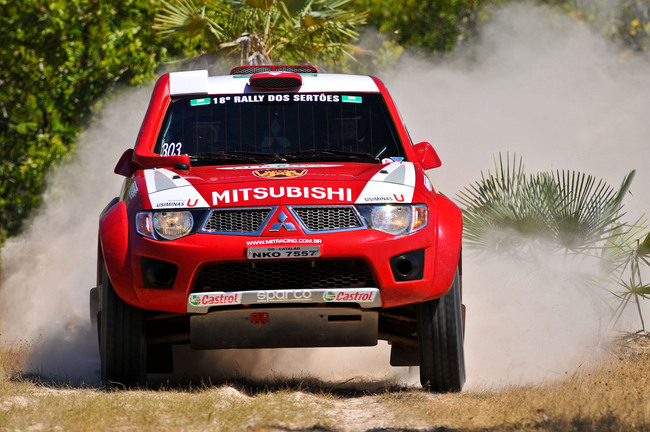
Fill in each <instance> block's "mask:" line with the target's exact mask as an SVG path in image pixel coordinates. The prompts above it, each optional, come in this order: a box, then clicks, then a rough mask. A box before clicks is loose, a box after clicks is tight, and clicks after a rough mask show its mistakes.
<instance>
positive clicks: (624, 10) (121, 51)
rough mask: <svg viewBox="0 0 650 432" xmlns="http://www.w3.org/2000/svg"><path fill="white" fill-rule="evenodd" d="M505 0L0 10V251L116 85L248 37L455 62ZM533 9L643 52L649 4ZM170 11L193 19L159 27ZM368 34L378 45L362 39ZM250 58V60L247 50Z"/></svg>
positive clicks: (336, 51) (376, 64) (320, 50)
mask: <svg viewBox="0 0 650 432" xmlns="http://www.w3.org/2000/svg"><path fill="white" fill-rule="evenodd" d="M509 1H512V2H514V1H517V0H439V1H436V2H418V1H415V0H400V1H397V0H379V1H376V0H359V1H355V2H351V1H348V0H311V1H306V0H284V1H281V0H240V1H234V0H233V1H225V0H223V1H212V2H207V1H206V0H195V1H193V0H174V1H171V2H169V3H166V2H163V1H160V0H115V1H111V2H97V1H93V0H39V1H36V0H25V1H22V2H15V1H13V0H0V40H2V41H3V43H2V44H0V65H1V67H0V244H2V242H4V240H6V238H7V237H8V236H11V235H15V234H16V233H17V232H18V231H19V230H20V228H21V226H22V224H23V221H25V220H26V218H27V217H28V216H29V214H30V212H31V211H32V210H33V209H34V208H35V207H36V206H37V205H38V204H39V202H40V197H41V194H42V192H43V188H44V185H45V176H46V174H47V172H48V170H49V168H50V167H51V166H52V164H54V163H56V162H57V161H59V160H61V159H62V158H64V157H65V156H66V155H67V154H69V153H70V152H71V151H72V150H73V149H74V146H75V140H76V137H77V136H78V134H79V132H80V131H81V130H82V128H83V127H84V125H86V124H87V123H88V121H89V120H90V118H91V116H92V114H93V112H94V111H95V110H96V109H97V108H98V101H99V100H101V98H102V97H103V96H105V95H106V94H107V93H110V92H111V90H112V89H114V88H115V87H116V86H118V85H122V84H123V85H138V84H141V83H143V82H145V81H146V80H148V79H150V78H152V77H153V75H154V73H155V71H156V69H157V68H158V67H159V66H160V65H162V64H163V63H164V62H165V61H169V60H174V59H179V58H181V59H182V58H184V59H192V58H195V57H196V56H197V55H200V54H205V53H210V54H212V55H214V56H216V57H218V58H222V59H225V61H226V62H228V63H233V62H235V63H239V62H240V61H241V59H242V54H243V53H244V48H245V46H244V45H242V41H244V42H246V41H247V42H246V43H248V45H247V47H248V49H249V48H250V47H251V46H253V48H254V44H253V45H251V42H254V41H252V40H251V38H250V34H254V35H259V36H261V37H263V38H266V39H263V40H265V41H268V42H267V45H266V49H267V54H268V56H269V58H270V59H271V60H273V61H277V62H294V61H303V60H305V61H314V60H313V59H316V60H317V61H318V62H320V63H321V66H323V67H324V68H325V69H332V70H346V71H363V72H373V71H375V70H376V69H377V68H384V67H389V66H390V65H391V64H395V63H396V62H397V61H398V59H399V56H400V54H401V53H402V52H403V50H404V49H405V48H409V49H416V50H420V51H422V52H423V53H426V54H427V55H429V56H438V57H442V56H445V55H448V54H450V53H452V52H453V51H454V49H456V48H457V47H458V46H459V44H465V43H467V42H469V41H471V40H472V39H474V38H476V37H478V36H477V35H478V32H477V29H478V27H479V26H480V24H481V22H482V21H484V20H485V19H486V18H487V17H488V16H489V14H490V10H491V8H493V7H498V6H500V5H503V4H505V3H508V2H509ZM537 3H540V4H550V5H552V6H554V7H557V8H558V9H559V10H562V11H564V12H566V13H567V14H570V15H572V16H574V17H575V18H576V19H579V20H582V21H584V22H587V23H589V24H590V25H593V26H594V27H595V28H597V29H599V30H600V31H602V32H603V33H605V34H607V36H608V37H610V38H612V39H614V40H617V41H618V42H620V43H621V44H623V45H624V46H625V47H627V48H628V49H629V50H634V51H647V50H649V49H650V37H649V34H650V22H649V18H648V17H649V15H650V13H649V12H650V3H649V2H647V1H645V0H624V1H622V2H620V3H619V4H618V5H617V6H616V7H614V6H613V5H612V2H608V1H605V0H602V1H601V0H594V1H592V2H587V3H588V5H586V6H585V5H582V3H584V2H577V1H574V0H545V1H544V0H538V1H537ZM190 11H191V13H189V12H190ZM224 12H226V13H224ZM174 13H176V18H177V19H178V18H179V16H180V17H181V18H182V17H183V16H185V17H186V18H187V17H188V16H189V17H190V18H192V20H190V21H181V22H178V21H176V22H175V23H174V21H173V20H172V21H171V22H170V21H169V20H167V21H165V20H164V17H165V16H166V17H167V18H170V17H171V18H173V17H174ZM188 13H189V15H188ZM156 17H158V18H156ZM235 18H236V19H235ZM201 26H202V27H201ZM371 29H377V30H379V32H380V33H381V34H382V35H383V36H382V39H381V41H380V42H377V39H376V38H367V39H364V37H363V35H364V34H366V33H368V32H370V31H371ZM244 32H248V33H249V35H248V36H247V37H248V39H246V37H245V38H244V39H241V36H242V33H244ZM170 34H171V36H176V37H168V36H170ZM359 41H366V42H364V43H365V44H366V45H367V46H364V43H361V42H359ZM360 44H361V45H360ZM245 54H246V55H244V57H243V58H245V59H246V61H249V57H250V56H251V54H254V51H249V52H246V53H245ZM233 55H234V56H235V58H232V57H228V56H233Z"/></svg>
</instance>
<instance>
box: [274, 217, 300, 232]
mask: <svg viewBox="0 0 650 432" xmlns="http://www.w3.org/2000/svg"><path fill="white" fill-rule="evenodd" d="M288 217H289V216H287V214H286V213H285V212H280V214H279V215H278V222H276V223H274V224H273V225H271V229H269V231H280V229H281V228H282V227H284V229H286V230H287V231H295V230H296V226H295V225H294V224H292V223H291V222H285V221H286V220H287V218H288Z"/></svg>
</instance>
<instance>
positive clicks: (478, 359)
mask: <svg viewBox="0 0 650 432" xmlns="http://www.w3.org/2000/svg"><path fill="white" fill-rule="evenodd" d="M481 35H482V36H481V42H480V43H479V44H477V45H475V46H472V47H470V48H469V49H468V50H467V51H466V52H464V53H460V54H459V56H458V57H457V58H455V59H453V61H450V62H448V63H446V64H441V65H440V64H438V65H432V64H430V63H429V62H427V61H426V60H423V59H419V58H412V59H410V61H408V62H407V64H406V65H404V66H405V67H403V68H402V69H401V70H402V71H403V72H401V73H398V74H397V76H395V77H394V78H391V80H390V81H389V82H388V84H389V88H390V90H391V91H392V92H393V93H394V94H395V95H396V99H397V103H398V105H399V106H400V107H402V108H401V109H402V113H403V115H404V118H405V119H406V121H407V124H408V126H409V129H410V132H411V135H412V137H413V139H414V140H415V141H421V140H427V141H430V142H431V143H432V144H433V145H434V147H435V148H436V150H437V151H438V153H439V155H440V157H441V159H442V161H443V166H442V167H440V168H438V169H436V170H432V171H430V172H429V177H430V178H431V180H432V183H433V184H434V186H436V187H437V188H438V190H439V191H441V192H443V193H445V194H447V195H448V196H451V197H453V196H455V195H456V194H457V193H458V192H459V191H461V190H463V189H464V188H465V187H467V186H468V185H469V184H471V183H473V182H475V181H476V180H478V179H479V178H480V174H479V173H480V172H481V171H483V172H487V171H488V170H489V171H491V172H493V173H494V162H493V161H494V158H495V157H498V154H499V153H502V154H503V156H504V157H505V155H506V153H507V152H509V153H510V155H511V156H512V154H513V153H516V155H517V157H522V158H523V163H524V166H525V170H526V172H527V173H534V172H537V171H554V170H563V169H565V170H570V171H573V170H576V171H580V172H584V173H587V174H591V175H593V176H595V177H596V178H599V179H603V180H605V181H607V182H608V183H609V184H610V185H612V186H614V187H618V186H619V185H620V184H621V182H622V180H623V178H624V176H625V175H626V174H627V173H629V172H630V171H631V170H633V169H635V170H636V177H635V180H634V182H633V183H632V187H631V189H630V194H629V195H628V196H627V198H626V199H625V201H624V203H625V209H626V210H627V212H628V214H627V215H626V216H625V217H624V220H626V221H628V222H634V221H636V220H637V218H639V217H641V216H642V215H643V214H644V212H646V211H647V210H648V208H647V193H646V192H645V191H647V190H648V188H650V156H648V150H647V148H648V141H649V140H650V122H649V121H648V118H650V104H648V101H649V100H650V65H649V64H648V59H647V58H642V59H639V58H633V56H631V55H629V53H624V52H622V51H620V50H618V49H617V48H616V47H615V46H613V45H612V44H610V43H609V42H607V41H606V40H605V39H603V38H602V37H601V36H599V35H598V34H596V33H594V32H593V31H592V30H591V29H590V28H589V27H587V26H585V25H580V24H579V23H578V22H576V21H575V20H572V19H570V18H568V17H566V16H559V15H556V14H554V13H552V12H550V11H549V9H545V8H539V7H532V6H530V5H523V4H520V5H513V6H511V7H508V8H506V9H503V10H501V11H500V12H499V13H498V14H496V15H495V17H494V19H493V20H492V21H491V22H490V23H489V24H488V25H487V26H486V27H485V28H484V29H483V31H482V32H481ZM414 84H417V85H414ZM464 255H465V256H464V258H465V259H464V263H463V268H464V275H463V276H464V296H465V298H464V302H465V303H466V305H467V327H466V328H467V333H466V359H467V368H468V388H472V387H473V386H494V385H500V384H521V383H529V382H540V381H548V380H553V379H558V378H562V377H563V376H566V375H567V374H572V373H574V372H575V371H576V370H577V369H578V368H579V367H580V366H581V365H582V364H584V363H585V362H589V361H590V360H593V359H594V358H596V357H597V356H598V355H599V354H600V353H601V352H602V351H601V348H602V344H603V342H604V341H605V340H606V338H607V337H609V336H611V335H612V333H611V331H612V330H613V329H612V326H611V322H610V318H611V311H610V310H609V309H608V308H609V307H611V306H612V303H611V300H613V296H611V294H609V293H606V292H604V291H599V290H597V289H595V288H594V287H593V286H592V287H586V286H585V282H586V279H587V278H588V276H593V275H594V274H598V262H597V260H595V259H592V258H587V257H583V258H581V259H578V258H575V259H564V258H563V257H557V256H554V255H553V253H552V252H551V249H547V248H540V249H537V250H534V249H533V250H531V251H530V252H529V253H527V254H524V255H523V256H519V257H503V256H500V257H494V256H485V255H481V256H477V255H475V254H472V252H471V251H469V250H465V252H464ZM611 289H613V290H618V287H616V286H612V287H611ZM646 309H647V305H646ZM623 323H624V324H625V325H627V326H628V327H627V329H629V330H637V329H640V323H639V321H638V317H636V316H634V314H632V315H631V316H630V317H629V319H628V321H626V322H623ZM619 324H621V323H619Z"/></svg>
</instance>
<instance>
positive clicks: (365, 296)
mask: <svg viewBox="0 0 650 432" xmlns="http://www.w3.org/2000/svg"><path fill="white" fill-rule="evenodd" d="M374 297H375V293H374V292H372V291H370V292H368V291H348V292H345V291H336V292H335V291H327V292H326V293H325V294H323V299H324V300H325V301H326V302H336V301H339V302H371V301H373V300H374Z"/></svg>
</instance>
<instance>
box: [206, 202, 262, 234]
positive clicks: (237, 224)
mask: <svg viewBox="0 0 650 432" xmlns="http://www.w3.org/2000/svg"><path fill="white" fill-rule="evenodd" d="M270 213H271V209H270V208H258V209H236V210H213V211H212V214H210V219H208V222H207V223H206V224H205V226H204V227H203V230H204V231H212V232H241V233H254V232H257V231H259V230H260V229H261V228H262V224H263V223H264V221H265V220H266V218H267V217H268V216H269V214H270Z"/></svg>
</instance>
